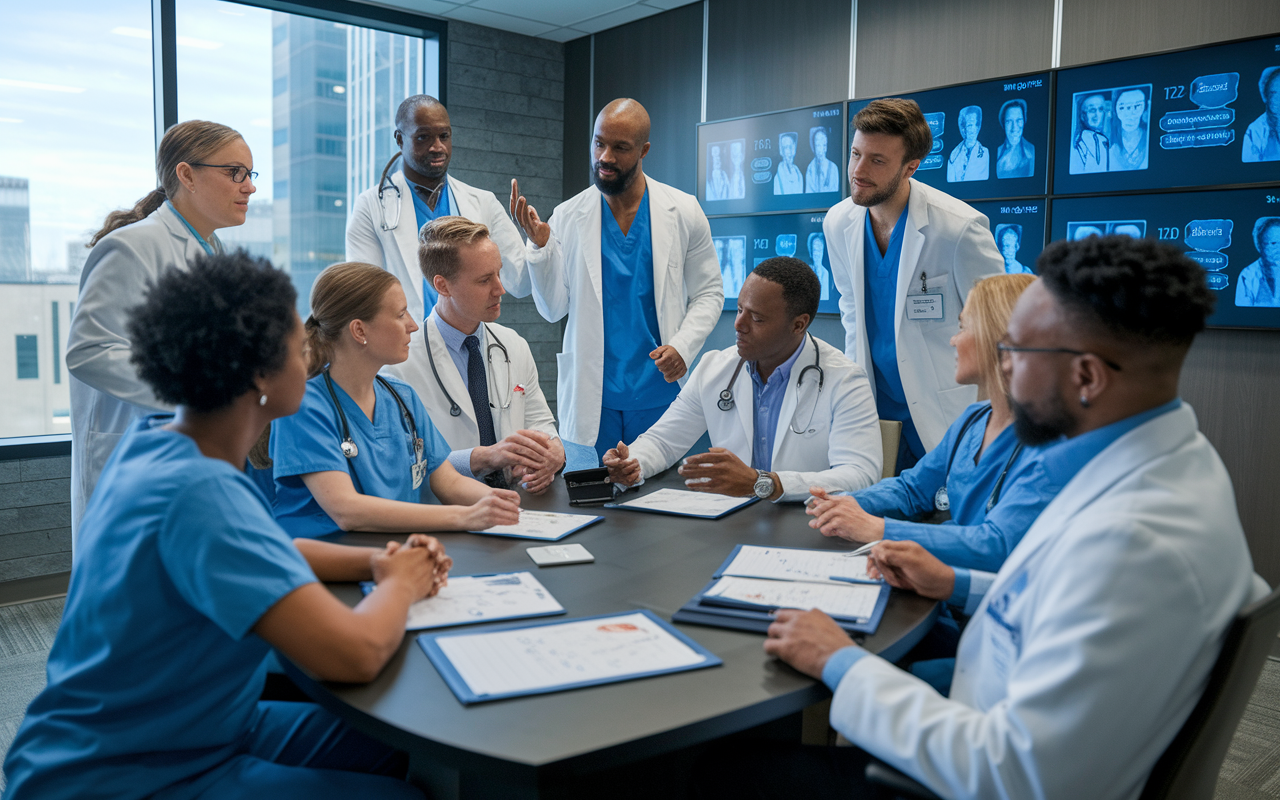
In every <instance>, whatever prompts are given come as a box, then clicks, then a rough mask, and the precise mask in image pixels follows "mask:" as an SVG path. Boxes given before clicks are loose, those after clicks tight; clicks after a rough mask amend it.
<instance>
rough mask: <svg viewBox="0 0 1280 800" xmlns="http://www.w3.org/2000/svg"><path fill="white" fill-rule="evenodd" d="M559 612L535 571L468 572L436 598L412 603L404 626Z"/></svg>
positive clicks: (560, 608) (423, 626) (414, 627)
mask: <svg viewBox="0 0 1280 800" xmlns="http://www.w3.org/2000/svg"><path fill="white" fill-rule="evenodd" d="M559 611H564V607H563V606H561V605H560V604H559V603H558V602H556V599H555V598H554V597H552V596H551V592H548V591H547V590H546V587H544V586H543V585H542V584H541V583H539V582H538V579H537V578H535V577H533V575H532V574H531V573H528V572H509V573H506V574H503V575H464V576H462V577H458V578H453V577H451V578H449V585H448V586H446V587H444V588H443V589H441V590H440V593H439V594H437V595H436V596H435V597H428V598H426V599H425V600H419V601H418V602H416V603H414V604H413V605H411V606H409V620H408V622H406V623H405V626H404V627H405V630H410V631H417V630H423V629H426V628H443V627H445V626H447V625H467V624H470V623H473V622H487V621H489V620H494V619H512V618H518V617H531V616H536V615H539V614H551V613H555V612H559Z"/></svg>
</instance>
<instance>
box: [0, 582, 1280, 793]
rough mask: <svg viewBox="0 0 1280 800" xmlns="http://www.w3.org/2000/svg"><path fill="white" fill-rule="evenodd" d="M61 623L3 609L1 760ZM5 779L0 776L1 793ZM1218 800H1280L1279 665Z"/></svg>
mask: <svg viewBox="0 0 1280 800" xmlns="http://www.w3.org/2000/svg"><path fill="white" fill-rule="evenodd" d="M61 618H62V599H61V598H58V599H54V600H41V601H39V602H35V603H24V604H22V605H15V606H0V754H3V753H5V752H7V751H8V749H9V744H10V743H11V742H12V741H13V736H14V733H16V732H17V729H18V723H20V722H21V721H22V714H23V712H24V711H25V710H26V707H27V704H28V703H30V702H31V699H32V698H33V697H35V696H36V694H37V693H38V692H39V691H40V690H41V689H42V688H43V687H44V679H45V676H44V664H45V659H46V658H47V657H48V654H49V648H50V646H52V644H53V637H54V634H55V633H57V630H58V622H59V620H60V619H61ZM4 785H5V779H4V775H3V773H0V793H2V792H3V791H4ZM1215 798H1216V800H1264V798H1268V799H1269V798H1280V660H1277V659H1276V658H1274V657H1273V658H1271V659H1269V660H1268V661H1267V664H1266V666H1265V667H1264V668H1263V670H1262V677H1260V678H1259V679H1258V686H1257V688H1256V689H1254V692H1253V697H1252V698H1251V699H1250V700H1249V707H1248V708H1247V709H1246V710H1245V712H1244V717H1243V718H1242V719H1241V720H1240V727H1239V728H1237V729H1236V735H1235V738H1234V739H1233V740H1232V742H1231V749H1230V750H1228V751H1227V757H1226V760H1225V761H1224V762H1223V764H1222V773H1221V775H1220V776H1219V778H1218V789H1217V792H1216V793H1215Z"/></svg>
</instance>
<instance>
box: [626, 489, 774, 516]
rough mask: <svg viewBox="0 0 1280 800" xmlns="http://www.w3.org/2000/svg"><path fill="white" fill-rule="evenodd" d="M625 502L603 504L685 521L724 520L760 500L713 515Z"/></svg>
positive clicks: (753, 498) (750, 500)
mask: <svg viewBox="0 0 1280 800" xmlns="http://www.w3.org/2000/svg"><path fill="white" fill-rule="evenodd" d="M666 488H668V489H670V488H671V487H670V486H668V487H666ZM640 497H644V495H637V496H636V497H633V498H631V499H632V500H636V499H639V498H640ZM627 502H629V501H623V502H621V503H605V504H604V507H605V508H617V509H621V510H623V511H640V512H643V513H645V514H665V515H667V516H669V517H685V518H686V519H724V518H725V517H727V516H729V515H730V514H734V513H737V512H739V511H741V510H742V509H744V508H746V507H747V506H749V505H753V504H755V503H758V502H760V498H759V497H751V498H748V499H747V501H746V502H745V503H743V504H742V505H739V506H734V507H733V508H731V509H729V510H728V511H721V512H720V513H719V514H715V515H711V514H686V513H684V512H681V511H664V510H663V509H660V508H642V507H640V506H629V505H627V504H626V503H627Z"/></svg>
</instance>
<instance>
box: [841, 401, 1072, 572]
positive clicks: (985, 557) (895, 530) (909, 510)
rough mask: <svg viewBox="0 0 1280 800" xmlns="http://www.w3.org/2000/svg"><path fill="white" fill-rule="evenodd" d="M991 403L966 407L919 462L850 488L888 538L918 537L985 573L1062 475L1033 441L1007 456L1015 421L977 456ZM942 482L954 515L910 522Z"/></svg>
mask: <svg viewBox="0 0 1280 800" xmlns="http://www.w3.org/2000/svg"><path fill="white" fill-rule="evenodd" d="M990 407H991V404H990V403H989V402H986V401H983V402H981V403H974V404H973V405H971V406H969V407H968V408H967V409H965V412H964V413H963V414H961V415H960V418H959V419H957V420H956V421H955V422H953V423H952V424H951V427H950V428H948V429H947V433H946V435H945V436H943V437H942V442H941V443H940V444H939V445H938V446H937V447H935V448H934V449H933V450H932V451H930V452H929V453H928V454H927V455H926V456H925V457H924V458H922V459H920V462H919V463H918V464H916V465H915V466H914V467H912V468H911V469H909V470H906V471H904V472H903V473H902V474H901V475H899V476H898V477H896V478H890V479H888V480H883V481H881V482H880V483H877V484H876V485H874V486H871V487H869V488H867V489H863V490H862V491H860V492H857V493H856V494H854V498H855V499H856V500H857V501H858V505H860V506H862V508H863V509H864V510H865V511H866V512H867V513H868V514H874V515H875V516H878V517H885V521H884V538H885V539H888V540H894V541H914V542H919V543H920V544H921V545H922V546H923V547H924V548H925V549H926V550H928V551H929V552H930V553H932V554H933V555H935V556H937V557H938V559H940V560H941V561H943V562H944V563H946V564H948V565H950V566H953V567H966V568H971V569H980V570H983V571H986V572H995V571H997V570H999V569H1000V565H1001V564H1003V563H1004V560H1005V559H1006V558H1008V557H1009V554H1010V553H1011V552H1013V548H1014V547H1015V546H1016V545H1017V544H1018V542H1020V541H1022V537H1023V536H1024V535H1025V534H1026V532H1027V530H1028V529H1030V528H1031V523H1033V522H1035V521H1036V517H1038V516H1040V512H1041V511H1043V510H1044V507H1045V506H1047V505H1048V504H1049V501H1050V500H1052V499H1053V498H1054V497H1056V496H1057V494H1058V492H1059V491H1060V490H1061V489H1062V487H1063V485H1065V481H1061V480H1059V479H1054V478H1051V477H1050V475H1049V474H1048V473H1047V471H1046V469H1045V464H1044V462H1043V459H1042V456H1043V453H1042V451H1040V450H1039V449H1036V448H1031V447H1024V448H1023V449H1022V452H1020V453H1019V454H1018V457H1017V458H1016V459H1014V461H1013V463H1012V464H1010V463H1009V457H1010V456H1011V455H1012V454H1013V451H1014V449H1015V447H1016V446H1017V443H1018V441H1017V437H1016V436H1015V434H1014V432H1013V426H1012V425H1010V426H1009V427H1007V428H1005V429H1004V430H1003V431H1001V432H1000V435H999V436H997V437H996V438H995V441H993V442H992V443H991V444H990V445H989V446H988V447H987V449H986V450H985V451H983V453H982V457H981V458H978V459H977V463H975V461H974V457H975V456H976V455H977V454H978V450H979V449H981V447H982V439H983V437H984V436H986V429H987V415H988V414H989V413H990ZM974 415H980V416H978V417H977V418H976V419H975V420H974V423H973V424H972V425H970V426H969V429H968V430H967V431H965V434H964V437H963V438H961V439H960V440H959V441H958V442H957V437H959V436H960V429H961V428H963V427H964V424H965V421H966V420H967V419H969V418H970V417H972V416H974ZM953 449H954V451H955V459H954V460H953V461H952V463H951V472H950V473H949V474H948V472H947V460H948V459H949V458H951V453H952V450H953ZM1006 465H1008V467H1009V473H1008V474H1007V475H1005V479H1004V486H1003V487H1002V488H1001V490H1000V498H999V501H998V502H997V503H996V504H995V506H993V507H992V509H991V510H990V511H988V510H987V502H988V501H989V500H990V498H991V493H992V491H993V490H994V489H995V485H996V483H997V482H998V481H999V479H1000V474H1001V473H1002V472H1004V470H1005V466H1006ZM944 482H945V483H946V486H947V497H948V499H949V500H950V501H951V519H950V520H949V521H948V522H945V523H943V524H941V525H932V524H928V523H921V522H909V521H907V520H910V519H913V518H916V517H918V516H920V515H922V514H927V513H928V512H930V511H933V510H934V495H935V494H936V493H937V491H938V489H939V488H940V487H941V486H942V485H943V483H944Z"/></svg>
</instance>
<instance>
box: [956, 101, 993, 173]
mask: <svg viewBox="0 0 1280 800" xmlns="http://www.w3.org/2000/svg"><path fill="white" fill-rule="evenodd" d="M957 122H958V123H959V125H960V144H958V145H956V146H955V147H954V148H953V149H952V150H951V155H950V156H949V157H948V158H947V183H957V182H959V181H985V180H986V179H987V178H988V177H990V175H991V151H990V150H988V149H987V148H986V147H985V146H983V144H982V142H980V141H978V133H979V132H980V131H981V130H982V108H981V107H980V106H965V107H964V108H962V109H960V114H959V115H958V119H957Z"/></svg>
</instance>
